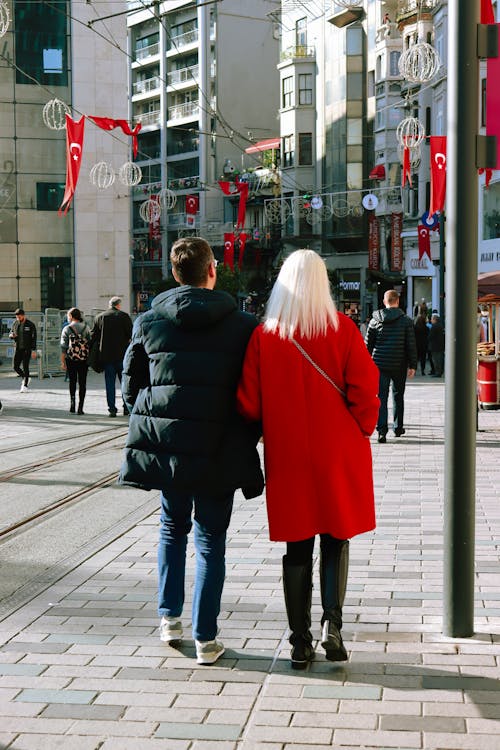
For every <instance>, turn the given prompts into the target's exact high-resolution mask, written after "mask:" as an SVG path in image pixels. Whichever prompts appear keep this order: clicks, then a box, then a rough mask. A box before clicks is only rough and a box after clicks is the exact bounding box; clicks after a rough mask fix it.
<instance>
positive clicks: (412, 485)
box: [0, 378, 500, 750]
mask: <svg viewBox="0 0 500 750" xmlns="http://www.w3.org/2000/svg"><path fill="white" fill-rule="evenodd" d="M51 387H52V388H53V387H54V386H53V385H51ZM43 388H44V384H43V383H42V384H40V385H39V390H40V392H41V391H42V390H43ZM57 388H58V389H60V388H59V385H58V386H57ZM61 398H62V390H61ZM43 399H44V397H43V396H42V395H41V394H40V398H39V403H40V402H43ZM49 401H50V399H49V398H47V403H49ZM443 420H444V383H442V381H438V380H437V379H435V380H433V381H431V379H430V378H420V379H417V380H416V381H415V382H414V383H411V384H409V386H408V389H407V398H406V422H407V433H406V435H405V436H404V437H403V438H400V439H396V438H395V437H394V436H393V435H392V433H390V435H389V437H388V442H387V443H386V444H385V445H378V444H377V443H376V442H373V456H374V474H375V483H376V497H377V508H378V527H377V530H376V531H375V532H374V533H371V534H366V535H363V536H361V537H358V538H356V539H355V540H353V542H352V544H351V563H350V575H349V585H348V592H347V598H346V604H345V608H344V614H345V626H344V633H345V639H346V645H347V648H348V650H349V654H350V658H349V662H347V663H346V664H344V665H341V664H339V665H333V664H331V663H329V662H327V661H326V660H325V659H324V656H323V655H322V653H321V649H319V651H318V655H317V658H316V660H315V662H314V663H313V664H312V665H311V667H310V669H308V670H307V671H305V672H294V671H292V670H291V669H290V667H289V660H288V658H289V645H288V641H287V632H286V618H285V611H284V604H283V594H282V588H281V556H282V554H283V548H284V545H281V544H271V543H270V542H269V540H268V536H267V526H266V516H265V507H264V501H263V498H260V499H257V500H251V501H246V500H244V498H243V497H242V496H241V495H237V497H236V503H235V512H234V515H233V519H232V523H231V527H230V532H229V537H228V549H227V580H226V585H225V589H224V595H223V604H222V613H221V617H220V626H221V632H220V637H221V639H222V640H223V642H224V644H225V646H226V653H225V655H224V658H222V659H221V660H220V661H219V662H218V663H217V664H216V665H214V666H212V667H200V666H198V665H197V664H196V662H195V661H194V658H193V657H194V647H193V642H192V640H191V639H190V637H189V632H190V631H189V625H190V621H189V611H190V598H189V597H188V601H187V603H186V607H185V614H184V616H183V622H184V626H185V633H186V639H185V641H184V643H183V644H182V645H181V646H180V647H178V648H173V647H169V646H167V645H165V644H161V643H160V641H159V640H158V633H157V624H158V623H157V617H156V608H155V593H156V559H155V546H156V537H157V524H158V517H157V515H156V514H155V515H153V516H151V517H149V518H148V519H146V520H145V521H144V522H142V523H140V524H139V525H137V526H136V527H135V528H134V529H133V530H131V531H130V532H128V533H126V534H125V535H123V536H122V537H120V538H119V539H117V540H116V541H114V542H112V543H111V544H110V545H109V546H107V547H106V548H104V549H103V550H101V551H100V552H98V553H97V554H95V555H94V556H93V557H91V558H90V559H88V560H87V561H86V562H85V563H83V564H82V565H80V566H79V567H77V568H76V569H75V570H73V571H72V572H71V573H69V574H67V575H65V576H64V577H63V578H61V580H60V581H59V582H58V583H56V584H55V585H53V586H51V587H50V588H49V589H47V590H46V591H45V592H43V593H42V594H41V595H39V596H37V597H36V598H35V599H34V600H33V601H31V602H30V603H29V604H26V605H25V606H23V607H21V608H20V609H18V610H17V611H16V612H14V613H13V614H11V615H10V616H8V617H7V618H5V619H4V620H2V621H0V644H3V645H1V646H0V747H1V748H6V747H8V748H9V749H12V750H54V749H57V748H61V750H202V749H204V750H212V749H213V750H305V749H306V748H308V749H309V750H310V749H311V748H322V747H332V746H333V747H335V748H337V747H338V748H343V749H344V750H349V749H351V748H352V749H353V748H357V749H358V748H364V750H372V749H375V748H377V750H381V749H382V748H399V749H400V750H410V749H413V748H426V749H430V750H466V749H469V748H470V750H498V748H500V739H499V738H500V682H499V679H498V678H499V677H500V663H499V658H500V575H499V570H500V567H499V558H500V550H499V539H500V503H499V500H500V489H499V488H500V460H499V458H500V451H499V447H500V412H481V413H480V415H479V425H480V429H481V431H480V432H479V433H478V452H477V455H478V478H477V487H478V502H477V534H476V540H477V549H476V558H477V562H476V619H475V624H476V633H475V636H474V637H473V638H468V639H459V640H455V639H449V638H445V637H443V636H442V635H441V614H442V601H441V600H442V559H443V548H442V527H443V472H442V467H443V452H444V430H443ZM339 440H342V436H341V435H339ZM188 552H189V569H188V573H189V576H188V592H189V584H190V582H191V581H192V572H193V548H192V546H190V547H189V550H188ZM315 576H316V585H315V589H314V595H313V622H314V635H315V637H319V618H320V606H319V579H318V571H317V564H316V569H315Z"/></svg>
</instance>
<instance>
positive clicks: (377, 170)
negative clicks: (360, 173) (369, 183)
mask: <svg viewBox="0 0 500 750" xmlns="http://www.w3.org/2000/svg"><path fill="white" fill-rule="evenodd" d="M370 180H385V167H384V165H383V164H377V165H376V166H375V167H373V169H372V171H371V172H370Z"/></svg>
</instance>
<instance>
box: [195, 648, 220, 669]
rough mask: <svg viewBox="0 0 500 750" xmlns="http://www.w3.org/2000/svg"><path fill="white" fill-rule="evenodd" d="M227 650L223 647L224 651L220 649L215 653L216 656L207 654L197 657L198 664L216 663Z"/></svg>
mask: <svg viewBox="0 0 500 750" xmlns="http://www.w3.org/2000/svg"><path fill="white" fill-rule="evenodd" d="M225 651H226V649H225V648H223V649H222V651H218V652H217V653H216V654H214V656H208V655H207V656H198V657H197V658H196V663H197V664H202V665H205V666H206V665H209V664H215V662H216V661H217V659H220V657H221V656H222V654H223V653H225Z"/></svg>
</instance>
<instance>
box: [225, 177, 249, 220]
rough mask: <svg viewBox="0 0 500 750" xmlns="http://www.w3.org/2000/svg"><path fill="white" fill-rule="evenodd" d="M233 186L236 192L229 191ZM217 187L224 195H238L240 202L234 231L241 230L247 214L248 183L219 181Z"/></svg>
mask: <svg viewBox="0 0 500 750" xmlns="http://www.w3.org/2000/svg"><path fill="white" fill-rule="evenodd" d="M232 185H234V186H235V188H236V190H231V186H232ZM219 186H220V189H221V190H222V192H223V193H224V195H237V194H238V193H239V194H240V201H239V204H238V219H237V220H236V229H242V228H243V227H244V226H245V218H246V212H247V200H248V188H249V185H248V182H240V181H239V180H236V182H228V181H227V180H219Z"/></svg>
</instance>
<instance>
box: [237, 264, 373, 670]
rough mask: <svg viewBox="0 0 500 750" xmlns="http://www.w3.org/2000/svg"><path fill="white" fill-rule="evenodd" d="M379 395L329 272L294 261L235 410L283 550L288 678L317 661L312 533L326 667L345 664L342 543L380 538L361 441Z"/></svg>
mask: <svg viewBox="0 0 500 750" xmlns="http://www.w3.org/2000/svg"><path fill="white" fill-rule="evenodd" d="M377 388H378V371H377V368H376V367H375V365H374V363H373V361H372V359H371V357H370V355H369V354H368V351H367V349H366V347H365V345H364V343H363V339H362V336H361V334H360V333H359V330H358V328H357V326H356V324H355V323H354V322H353V321H352V320H350V319H349V318H348V317H347V316H346V315H343V314H341V313H338V312H337V310H336V308H335V304H334V302H333V300H332V298H331V296H330V287H329V281H328V274H327V270H326V266H325V263H324V261H323V260H322V259H321V258H320V256H319V255H318V254H317V253H316V252H314V251H313V250H297V251H296V252H294V253H292V254H291V255H290V256H289V257H288V258H287V259H286V260H285V262H284V264H283V266H282V268H281V271H280V273H279V276H278V278H277V280H276V283H275V285H274V287H273V290H272V292H271V296H270V299H269V303H268V306H267V311H266V314H265V318H264V323H263V324H262V325H260V326H259V327H258V328H257V329H256V330H255V332H254V333H253V334H252V338H251V339H250V343H249V345H248V349H247V352H246V356H245V362H244V365H243V373H242V378H241V381H240V384H239V388H238V408H239V410H240V412H241V414H243V415H244V416H245V418H247V419H248V420H251V421H254V422H256V423H257V424H258V423H260V422H262V431H263V436H264V458H265V461H264V463H265V474H266V502H267V515H268V520H269V536H270V539H271V540H272V541H278V542H286V543H287V544H286V554H285V555H284V557H283V588H284V596H285V605H286V611H287V617H288V624H289V628H290V631H291V635H290V643H291V645H292V649H291V665H292V667H293V668H295V669H303V668H305V667H307V665H308V663H309V662H310V661H311V660H312V659H314V648H313V638H312V634H311V597H312V568H313V565H312V556H313V549H314V542H315V537H316V535H317V534H319V535H320V590H321V603H322V609H323V612H322V617H321V625H322V633H321V645H322V646H323V648H324V649H325V652H326V658H327V659H329V660H330V661H344V660H345V659H347V652H346V649H345V646H344V644H343V640H342V635H341V629H342V606H343V602H344V596H345V591H346V585H347V574H348V557H349V538H350V537H352V536H355V535H356V534H361V533H363V532H365V531H370V530H371V529H373V528H374V527H375V509H374V497H373V478H372V463H371V448H370V441H369V439H368V438H369V436H370V434H371V433H372V432H373V430H374V427H375V421H376V418H377V413H378V406H379V401H378V398H377Z"/></svg>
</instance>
